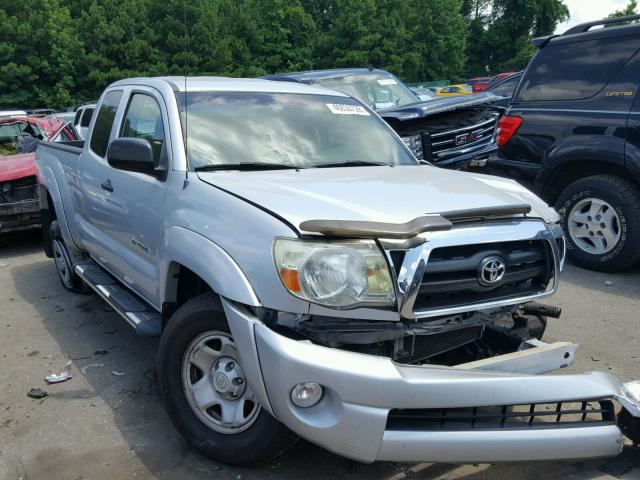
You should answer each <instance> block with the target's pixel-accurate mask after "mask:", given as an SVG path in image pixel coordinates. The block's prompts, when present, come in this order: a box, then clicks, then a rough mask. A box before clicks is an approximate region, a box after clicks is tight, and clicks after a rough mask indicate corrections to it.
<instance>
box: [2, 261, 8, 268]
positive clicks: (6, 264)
mask: <svg viewBox="0 0 640 480" xmlns="http://www.w3.org/2000/svg"><path fill="white" fill-rule="evenodd" d="M8 266H9V263H2V262H0V268H4V267H8Z"/></svg>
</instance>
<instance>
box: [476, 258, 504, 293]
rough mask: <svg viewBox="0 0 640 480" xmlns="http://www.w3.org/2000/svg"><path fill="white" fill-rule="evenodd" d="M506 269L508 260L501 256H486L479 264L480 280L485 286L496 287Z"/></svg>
mask: <svg viewBox="0 0 640 480" xmlns="http://www.w3.org/2000/svg"><path fill="white" fill-rule="evenodd" d="M506 270H507V265H506V262H505V261H504V258H502V257H501V256H499V255H489V256H488V257H484V258H483V259H482V261H481V262H480V265H479V266H478V282H479V283H480V285H483V286H485V287H494V286H496V285H498V284H499V283H500V282H501V281H502V279H503V278H504V274H505V272H506Z"/></svg>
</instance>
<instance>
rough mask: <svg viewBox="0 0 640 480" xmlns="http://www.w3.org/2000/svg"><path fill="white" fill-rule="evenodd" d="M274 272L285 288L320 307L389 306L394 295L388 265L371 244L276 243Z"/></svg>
mask: <svg viewBox="0 0 640 480" xmlns="http://www.w3.org/2000/svg"><path fill="white" fill-rule="evenodd" d="M273 257H274V260H275V264H276V269H277V270H278V274H279V276H280V279H281V280H282V283H283V285H284V286H285V288H286V289H287V290H288V291H289V292H291V293H292V294H293V295H295V296H296V297H299V298H301V299H303V300H308V301H310V302H313V303H317V304H319V305H324V306H327V307H334V308H347V307H355V306H359V305H369V306H371V305H380V306H381V305H389V304H391V303H393V302H394V301H395V291H394V288H393V282H392V280H391V274H390V272H389V267H388V265H387V261H386V259H385V257H384V255H383V254H382V252H381V251H380V249H379V248H378V246H377V245H376V243H375V242H374V241H372V240H353V241H340V242H333V241H330V242H322V241H307V240H294V239H287V238H279V239H276V241H275V243H274V246H273Z"/></svg>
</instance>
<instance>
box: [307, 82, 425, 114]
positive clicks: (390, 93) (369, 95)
mask: <svg viewBox="0 0 640 480" xmlns="http://www.w3.org/2000/svg"><path fill="white" fill-rule="evenodd" d="M312 82H313V83H316V84H319V85H322V86H323V87H327V88H332V89H334V90H339V91H340V92H344V93H346V94H348V95H351V96H352V97H356V98H357V99H358V100H360V101H361V102H363V103H366V104H367V105H369V107H371V108H373V109H375V110H381V109H384V108H391V107H404V106H405V105H410V104H412V103H418V102H420V99H419V98H418V97H417V96H416V94H415V93H413V92H412V91H411V90H410V89H409V88H408V87H406V86H405V85H404V84H403V83H402V82H400V81H398V80H396V79H395V78H394V77H392V76H391V75H384V74H380V73H370V74H365V75H350V76H345V77H340V78H314V79H313V80H312Z"/></svg>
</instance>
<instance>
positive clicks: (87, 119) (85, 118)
mask: <svg viewBox="0 0 640 480" xmlns="http://www.w3.org/2000/svg"><path fill="white" fill-rule="evenodd" d="M92 116H93V107H92V108H87V109H86V110H85V111H84V113H83V114H82V120H81V121H80V126H81V127H88V126H89V124H90V123H91V117H92Z"/></svg>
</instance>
